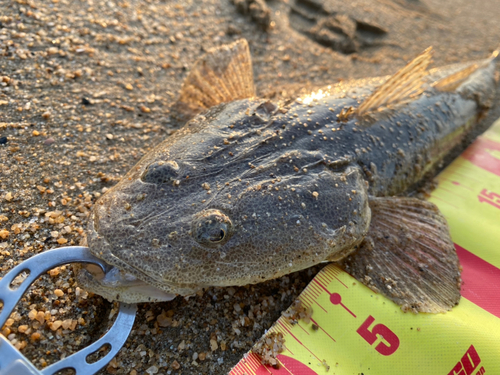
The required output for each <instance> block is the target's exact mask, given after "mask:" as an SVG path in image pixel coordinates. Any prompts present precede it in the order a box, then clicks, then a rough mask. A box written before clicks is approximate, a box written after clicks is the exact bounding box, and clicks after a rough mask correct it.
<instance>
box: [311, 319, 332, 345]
mask: <svg viewBox="0 0 500 375" xmlns="http://www.w3.org/2000/svg"><path fill="white" fill-rule="evenodd" d="M311 322H313V323H314V324H315V325H316V327H318V328H319V329H320V330H322V331H323V332H324V333H325V334H326V335H327V336H328V337H329V338H331V339H332V340H333V341H334V342H337V340H335V339H334V338H333V337H332V336H330V335H329V333H328V332H326V331H325V330H324V329H323V327H321V326H320V325H319V324H318V323H317V322H316V321H315V320H314V319H313V318H311Z"/></svg>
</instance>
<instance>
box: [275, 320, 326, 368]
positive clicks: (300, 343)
mask: <svg viewBox="0 0 500 375" xmlns="http://www.w3.org/2000/svg"><path fill="white" fill-rule="evenodd" d="M278 322H279V323H280V324H281V325H282V326H283V328H284V329H285V330H286V331H287V332H288V333H289V334H290V335H291V336H292V337H293V338H294V339H295V341H297V342H298V343H299V345H301V346H302V347H303V348H304V349H306V350H307V351H308V352H309V353H311V355H313V356H314V358H316V359H317V360H318V361H319V362H320V363H323V361H322V360H321V359H319V358H318V357H317V356H316V354H314V353H313V352H312V351H311V350H310V349H309V348H308V347H307V346H305V345H304V344H302V342H301V341H300V340H299V339H298V338H297V336H295V335H294V334H293V333H292V332H291V331H290V330H289V329H288V328H287V327H286V326H285V325H284V324H283V322H282V321H281V320H278Z"/></svg>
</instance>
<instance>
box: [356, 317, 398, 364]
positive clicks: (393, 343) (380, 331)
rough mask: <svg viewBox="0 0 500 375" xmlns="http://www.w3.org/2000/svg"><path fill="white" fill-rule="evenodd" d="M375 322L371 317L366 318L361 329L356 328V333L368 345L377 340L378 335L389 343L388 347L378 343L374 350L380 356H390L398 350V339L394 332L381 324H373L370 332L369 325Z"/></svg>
mask: <svg viewBox="0 0 500 375" xmlns="http://www.w3.org/2000/svg"><path fill="white" fill-rule="evenodd" d="M374 321H375V318H374V317H373V316H371V315H370V316H369V317H368V318H366V320H365V321H364V323H363V324H361V327H359V328H358V330H357V331H356V332H358V333H359V335H360V336H361V337H362V338H364V339H365V340H366V342H367V343H368V344H370V345H373V343H374V342H375V341H376V340H377V335H380V336H381V337H382V338H383V339H384V341H386V342H388V343H389V346H387V344H385V343H384V342H380V343H379V344H378V345H377V346H376V347H375V350H376V351H377V352H379V353H380V354H382V355H391V354H393V353H394V352H395V351H396V350H397V349H398V348H399V338H398V336H396V334H395V333H394V332H392V331H391V330H390V329H389V328H387V326H385V325H383V324H375V326H374V327H373V329H372V330H371V331H370V326H371V324H372V323H373V322H374Z"/></svg>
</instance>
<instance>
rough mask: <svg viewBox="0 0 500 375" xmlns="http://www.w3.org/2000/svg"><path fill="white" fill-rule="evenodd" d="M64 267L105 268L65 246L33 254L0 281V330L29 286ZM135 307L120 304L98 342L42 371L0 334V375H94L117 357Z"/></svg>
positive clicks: (87, 253)
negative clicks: (65, 373)
mask: <svg viewBox="0 0 500 375" xmlns="http://www.w3.org/2000/svg"><path fill="white" fill-rule="evenodd" d="M67 263H93V264H96V265H98V266H100V267H101V268H102V269H103V270H105V268H106V264H105V263H104V262H103V261H102V260H100V259H99V258H96V257H95V256H93V255H92V254H91V253H90V251H89V249H88V248H87V247H83V246H67V247H62V248H59V249H53V250H48V251H45V252H43V253H41V254H37V255H35V256H33V257H31V258H29V259H28V260H25V261H24V262H22V263H21V264H19V265H17V266H16V267H14V268H13V269H12V270H10V271H9V273H7V274H6V275H5V276H4V277H3V279H2V280H0V302H2V303H3V308H0V309H1V310H0V327H3V325H4V324H5V322H6V321H7V319H8V318H9V316H10V314H11V313H12V311H13V310H14V307H15V306H16V304H17V303H18V302H19V300H20V299H21V297H22V296H23V294H24V293H25V292H26V290H27V289H28V288H29V286H30V285H31V284H32V283H33V282H34V281H35V280H36V279H37V278H38V277H39V276H40V275H41V274H43V273H45V272H47V271H48V270H51V269H52V268H54V267H57V266H60V265H63V264H67ZM22 272H26V273H29V275H28V277H26V279H24V280H23V281H22V282H21V285H19V286H17V285H16V287H15V288H13V287H12V282H13V280H14V279H15V278H16V277H17V276H18V275H20V274H21V273H22ZM136 311H137V306H136V305H135V304H133V305H131V304H124V303H120V311H119V313H118V316H117V317H116V320H115V322H114V324H113V326H112V327H111V328H110V329H109V330H108V332H106V334H105V335H104V336H103V337H101V338H100V339H99V340H97V341H96V342H94V343H93V344H91V345H90V346H88V347H86V348H85V349H82V350H80V351H79V352H77V353H75V354H72V355H70V356H69V357H66V358H64V359H62V360H60V361H59V362H56V363H54V364H52V365H50V366H48V367H46V368H44V369H43V370H38V369H37V368H36V367H35V366H34V365H33V364H32V363H31V362H30V361H29V360H28V359H27V358H26V357H25V356H23V355H22V354H21V353H20V352H19V351H18V350H17V349H16V348H15V347H14V346H13V345H12V344H11V343H10V342H9V340H7V339H6V338H5V337H4V336H3V335H1V334H0V375H14V374H15V375H40V374H43V375H49V374H54V373H56V372H58V371H60V370H63V369H72V370H74V371H75V373H76V374H77V375H90V374H95V373H96V372H97V371H99V370H100V369H102V368H103V367H104V366H106V364H108V363H109V361H111V359H112V358H113V357H114V356H115V355H116V353H118V351H119V350H120V349H121V347H122V346H123V345H124V344H125V341H126V340H127V338H128V335H129V334H130V331H131V330H132V326H133V324H134V320H135V313H136ZM103 346H109V347H110V350H109V352H108V353H107V354H106V355H105V356H104V357H102V358H100V359H99V360H98V361H96V362H93V363H89V362H88V361H87V358H88V356H89V355H91V354H93V353H95V352H97V351H98V350H99V349H101V348H102V347H103Z"/></svg>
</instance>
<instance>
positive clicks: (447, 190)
mask: <svg viewBox="0 0 500 375" xmlns="http://www.w3.org/2000/svg"><path fill="white" fill-rule="evenodd" d="M439 189H440V190H443V191H446V192H447V193H449V194H453V195H456V196H457V197H460V198H462V199H467V198H466V197H463V196H461V195H460V194H457V193H456V192H455V191H453V190H449V189H446V188H444V187H442V186H440V187H439Z"/></svg>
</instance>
